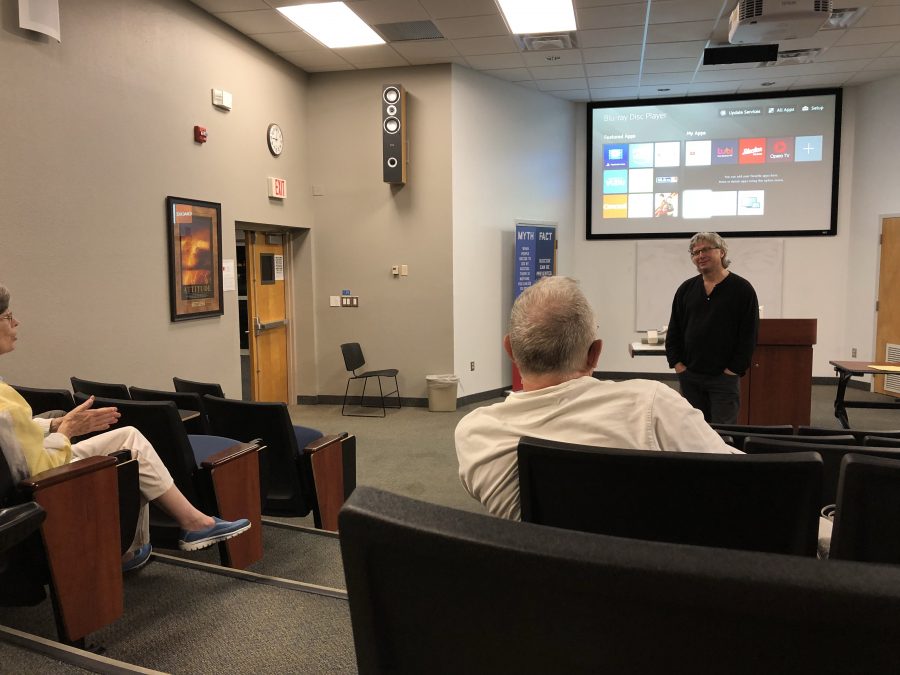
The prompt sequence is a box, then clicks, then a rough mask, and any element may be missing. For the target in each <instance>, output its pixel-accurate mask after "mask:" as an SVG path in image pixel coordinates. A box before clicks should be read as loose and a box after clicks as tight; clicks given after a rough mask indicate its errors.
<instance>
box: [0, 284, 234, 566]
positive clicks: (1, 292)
mask: <svg viewBox="0 0 900 675" xmlns="http://www.w3.org/2000/svg"><path fill="white" fill-rule="evenodd" d="M9 300H10V295H9V291H8V290H7V289H6V287H5V286H3V285H0V355H2V354H6V353H8V352H11V351H12V350H13V349H15V346H16V340H17V339H18V335H17V333H18V330H17V329H18V327H19V322H18V321H16V319H15V318H14V317H13V315H12V312H11V311H10V309H9ZM93 403H94V399H93V397H91V398H89V399H88V400H87V401H86V402H84V403H82V404H81V405H80V406H78V407H77V408H75V409H74V410H72V411H70V412H69V413H67V414H66V415H65V416H64V417H58V418H55V419H40V418H32V413H31V408H30V407H29V406H28V404H27V403H26V402H25V399H23V398H22V397H21V396H19V394H18V393H17V392H16V391H15V389H13V388H12V387H10V386H9V385H7V384H4V383H3V382H2V381H0V448H2V450H3V454H4V456H5V457H6V461H7V463H8V464H9V466H10V469H11V470H12V472H13V477H14V478H15V479H21V478H25V477H28V476H30V475H34V474H37V473H40V472H41V471H45V470H47V469H52V468H55V467H57V466H62V465H63V464H68V463H69V462H72V461H75V460H78V459H83V458H85V457H94V456H98V455H107V454H109V453H112V452H116V451H118V450H123V449H125V448H128V449H129V450H131V451H132V454H133V456H134V457H135V458H136V459H137V460H138V467H139V476H140V490H141V497H142V498H143V500H144V502H145V503H144V505H143V507H142V514H141V519H140V524H139V528H138V532H137V535H136V537H135V541H134V543H133V544H132V546H131V548H130V549H129V551H128V552H127V553H126V554H125V556H124V557H123V568H124V569H125V570H132V569H136V568H138V567H141V566H142V565H143V564H144V563H146V562H147V561H148V560H149V557H150V551H151V548H150V530H149V519H148V516H147V505H146V502H151V501H152V502H155V503H156V505H157V506H159V507H160V508H161V509H162V510H163V511H165V512H166V513H168V514H169V515H170V516H172V517H173V518H174V519H175V520H176V521H177V522H178V524H179V526H180V527H181V528H182V531H181V536H180V539H179V546H180V547H181V548H182V549H183V550H186V551H195V550H198V549H201V548H206V547H207V546H211V545H212V544H215V543H217V542H220V541H223V540H225V539H229V538H231V537H234V536H236V535H238V534H240V533H241V532H244V531H245V530H247V529H249V527H250V521H248V520H246V519H244V518H241V519H239V520H235V521H226V520H221V519H220V518H215V517H212V516H208V515H206V514H205V513H203V512H201V511H198V510H197V509H196V508H194V506H193V505H192V504H191V503H190V502H189V501H188V500H187V499H186V498H185V496H184V495H183V494H182V493H181V491H180V490H179V489H178V488H177V487H175V485H174V483H173V481H172V476H171V475H170V474H169V472H168V470H167V469H166V467H165V466H164V465H163V463H162V460H160V458H159V455H157V454H156V451H155V450H154V449H153V446H152V445H150V442H149V441H148V440H147V439H146V438H144V436H143V435H142V434H141V432H139V431H138V430H137V429H135V428H134V427H120V428H117V429H113V430H111V431H106V432H105V433H102V434H98V435H96V436H92V437H91V438H88V439H86V440H83V441H80V442H78V443H71V442H70V440H69V439H70V438H71V437H73V436H80V435H82V434H87V433H92V432H96V431H104V430H105V429H109V427H110V426H111V425H113V424H115V423H116V421H117V420H118V419H119V417H120V416H121V415H120V414H119V412H118V411H117V410H116V409H115V408H92V407H91V406H92V405H93Z"/></svg>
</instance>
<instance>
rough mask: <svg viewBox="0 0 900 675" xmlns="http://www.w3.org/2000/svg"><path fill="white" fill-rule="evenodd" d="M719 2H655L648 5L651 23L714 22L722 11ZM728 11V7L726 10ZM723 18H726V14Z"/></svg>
mask: <svg viewBox="0 0 900 675" xmlns="http://www.w3.org/2000/svg"><path fill="white" fill-rule="evenodd" d="M722 4H723V3H722V1H721V0H657V1H655V2H654V3H653V4H652V5H650V21H651V23H654V24H658V23H679V22H682V21H702V20H704V19H710V20H713V21H715V19H716V18H718V17H719V12H720V11H721V9H722ZM727 9H728V10H729V11H730V9H731V8H730V7H728V8H727ZM723 16H724V17H725V18H726V20H727V17H728V12H724V13H723Z"/></svg>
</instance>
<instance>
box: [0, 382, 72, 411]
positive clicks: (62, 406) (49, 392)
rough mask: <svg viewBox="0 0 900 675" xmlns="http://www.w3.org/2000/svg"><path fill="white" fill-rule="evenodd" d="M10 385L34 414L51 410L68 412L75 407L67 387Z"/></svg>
mask: <svg viewBox="0 0 900 675" xmlns="http://www.w3.org/2000/svg"><path fill="white" fill-rule="evenodd" d="M11 386H12V388H13V389H15V390H16V391H17V392H19V396H21V397H22V398H24V399H25V401H26V402H27V403H28V405H29V406H30V407H31V412H32V414H34V415H40V414H41V413H45V412H49V411H51V410H64V411H66V412H69V411H70V410H71V409H72V408H74V407H75V399H74V398H73V397H72V392H71V391H69V390H68V389H44V388H41V387H21V386H19V385H17V384H13V385H11Z"/></svg>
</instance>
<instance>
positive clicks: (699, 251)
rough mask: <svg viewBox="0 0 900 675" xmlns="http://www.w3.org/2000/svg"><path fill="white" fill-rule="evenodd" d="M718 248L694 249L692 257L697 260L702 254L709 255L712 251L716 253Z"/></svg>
mask: <svg viewBox="0 0 900 675" xmlns="http://www.w3.org/2000/svg"><path fill="white" fill-rule="evenodd" d="M718 248H719V247H718V246H704V247H703V248H698V249H694V250H693V251H691V257H692V258H696V257H697V256H698V255H701V254H702V253H709V252H710V251H715V250H716V249H718Z"/></svg>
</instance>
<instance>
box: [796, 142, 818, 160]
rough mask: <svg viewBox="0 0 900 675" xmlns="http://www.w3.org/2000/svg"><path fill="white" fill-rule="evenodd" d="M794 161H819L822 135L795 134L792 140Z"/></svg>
mask: <svg viewBox="0 0 900 675" xmlns="http://www.w3.org/2000/svg"><path fill="white" fill-rule="evenodd" d="M794 161H795V162H821V161H822V137H821V136H797V138H796V139H795V141H794Z"/></svg>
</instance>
